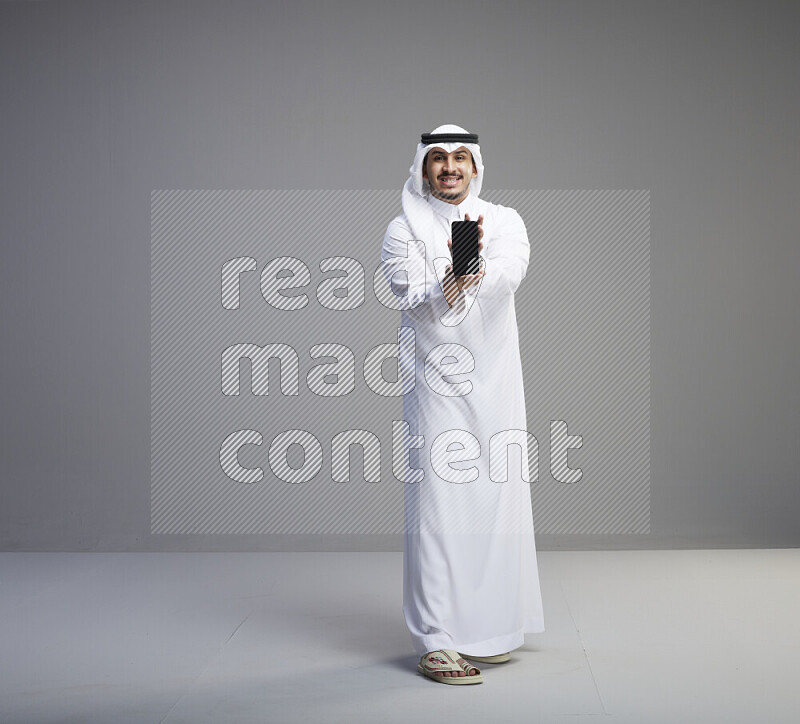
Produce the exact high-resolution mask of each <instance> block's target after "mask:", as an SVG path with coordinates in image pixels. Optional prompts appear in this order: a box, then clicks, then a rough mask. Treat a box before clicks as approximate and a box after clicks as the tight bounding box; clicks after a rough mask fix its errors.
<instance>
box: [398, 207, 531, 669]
mask: <svg viewBox="0 0 800 724" xmlns="http://www.w3.org/2000/svg"><path fill="white" fill-rule="evenodd" d="M427 201H428V203H429V204H430V205H431V207H432V208H433V210H434V211H435V215H434V217H435V220H436V223H435V224H434V227H433V230H432V232H431V233H432V237H433V238H431V239H423V241H424V242H425V249H424V252H425V253H424V255H423V254H421V253H420V251H421V250H420V248H419V247H418V246H417V245H415V244H413V243H409V242H411V241H412V240H413V239H415V236H414V234H413V232H412V229H411V225H410V223H409V221H408V219H407V218H406V216H405V214H402V215H400V216H398V217H397V218H395V219H394V220H393V221H392V222H391V223H390V224H389V227H388V229H387V231H386V235H385V237H384V243H383V250H382V260H383V263H384V268H383V271H384V274H385V275H386V277H387V278H389V279H391V280H392V285H393V288H394V290H395V294H397V295H398V296H404V295H408V298H409V300H410V303H411V304H416V303H417V302H419V304H417V306H414V307H413V308H410V309H407V310H404V311H403V313H402V318H401V324H402V326H403V327H406V328H409V327H410V328H413V329H414V346H413V350H412V349H411V348H410V346H409V345H406V346H402V345H401V348H400V373H401V374H402V375H403V379H404V380H409V379H414V387H413V390H411V391H409V392H406V393H405V394H404V396H403V417H404V420H405V422H406V423H407V425H408V435H407V436H406V444H407V445H408V446H409V447H410V448H412V449H410V450H409V452H408V464H409V465H410V467H411V468H412V469H413V468H416V469H418V471H421V472H422V474H423V477H422V479H421V480H419V482H408V481H409V480H412V479H413V478H412V477H411V476H410V475H409V476H407V477H404V482H403V486H404V523H405V525H404V550H403V614H404V616H405V620H406V625H407V626H408V630H409V632H410V634H411V639H412V642H413V646H414V649H415V650H416V652H417V655H419V656H421V655H422V654H424V653H426V652H428V651H434V650H436V649H441V648H446V649H455V650H456V651H460V652H462V653H465V654H473V655H475V656H488V655H493V654H500V653H504V652H506V651H511V650H513V649H515V648H518V647H519V646H521V645H522V644H523V643H524V634H525V633H536V632H541V631H544V615H543V610H542V599H541V591H540V587H539V576H538V569H537V562H536V546H535V541H534V532H533V513H532V508H531V497H530V492H531V491H530V482H527V478H528V475H529V474H528V449H527V445H526V442H525V440H526V435H527V433H526V432H525V431H526V426H527V422H526V417H525V397H524V391H523V382H522V365H521V362H520V353H519V338H518V331H517V320H516V312H515V308H514V292H515V291H516V289H517V287H518V286H519V284H520V282H521V281H522V279H523V278H524V276H525V272H526V270H527V266H528V259H529V253H530V245H529V242H528V237H527V233H526V231H525V225H524V223H523V221H522V219H521V217H520V216H519V214H518V213H517V212H516V211H514V210H513V209H510V208H507V207H504V206H500V205H496V204H491V203H488V202H486V201H483V200H482V199H480V198H478V197H476V196H474V195H472V194H470V195H469V196H468V197H467V198H466V199H464V200H463V201H462V202H461V203H460V204H458V205H454V204H448V203H445V202H443V201H440V200H438V199H436V198H434V197H432V196H430V195H428V196H427ZM467 213H468V214H469V215H470V219H472V220H477V219H478V217H479V216H480V215H481V214H482V215H483V217H484V219H483V230H484V235H483V242H484V247H483V251H482V256H483V257H484V259H485V276H484V277H483V279H482V280H481V284H480V287H478V288H477V289H476V288H475V287H472V288H469V289H468V290H465V291H463V292H461V293H460V294H459V299H458V301H457V303H456V304H454V306H453V309H452V310H450V308H449V305H448V304H447V301H446V300H445V299H444V296H443V291H442V288H441V285H440V283H439V281H438V279H439V278H443V276H444V271H443V268H444V267H445V266H446V265H447V264H448V263H450V260H451V258H452V257H451V253H450V250H449V249H448V247H447V240H448V238H449V237H450V223H451V222H452V221H454V220H463V219H464V216H465V214H467ZM435 258H439V260H438V261H436V262H434V259H435ZM434 263H435V264H436V266H435V267H434ZM436 269H440V271H439V275H438V277H437V274H436ZM398 271H402V272H405V273H404V274H403V273H401V274H397V272H398ZM423 300H424V301H423ZM442 318H444V319H445V320H446V323H443V321H442ZM455 322H458V323H457V324H456V323H455ZM448 325H449V326H448ZM440 345H447V346H444V347H439V346H440ZM437 347H438V349H437ZM426 359H427V368H426ZM473 359H474V368H473V364H472V360H473ZM426 369H427V377H426ZM454 371H458V373H457V374H456V373H455V372H454ZM509 431H517V432H509ZM409 436H421V438H422V439H420V438H419V437H417V439H416V440H412V439H411V438H410V437H409ZM509 440H510V441H511V442H514V443H521V444H519V445H517V444H510V445H508V446H507V447H506V444H505V443H507V442H508V441H509ZM490 451H491V453H492V454H491V455H490ZM490 461H491V467H490ZM506 461H508V463H507V465H506ZM410 472H411V473H413V470H412V471H410ZM417 475H419V472H417Z"/></svg>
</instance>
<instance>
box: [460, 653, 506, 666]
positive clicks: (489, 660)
mask: <svg viewBox="0 0 800 724" xmlns="http://www.w3.org/2000/svg"><path fill="white" fill-rule="evenodd" d="M457 653H458V655H459V656H460V657H461V658H463V659H471V660H472V661H480V662H481V663H482V664H502V663H505V662H506V661H509V660H510V659H511V652H510V651H509V652H507V653H505V654H496V655H495V656H473V655H472V654H462V653H461V652H460V651H458V652H457Z"/></svg>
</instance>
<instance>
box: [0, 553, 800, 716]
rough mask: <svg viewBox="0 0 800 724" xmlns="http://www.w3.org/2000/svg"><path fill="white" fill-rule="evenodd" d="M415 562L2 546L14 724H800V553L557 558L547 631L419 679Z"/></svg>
mask: <svg viewBox="0 0 800 724" xmlns="http://www.w3.org/2000/svg"><path fill="white" fill-rule="evenodd" d="M401 563H402V554H400V553H4V554H0V642H2V647H1V648H0V722H2V724H28V723H36V724H40V723H41V724H44V723H45V722H59V723H66V722H70V723H75V724H78V723H80V724H91V723H95V722H97V723H98V724H100V723H102V724H126V723H128V722H131V723H136V724H150V723H151V722H152V723H153V724H161V723H164V724H178V723H179V722H186V723H187V724H188V723H191V724H203V723H204V722H213V724H223V723H224V724H235V723H239V722H248V723H249V722H278V723H280V724H282V723H284V722H286V723H289V722H305V723H310V724H316V723H318V722H325V723H329V722H330V723H334V722H341V723H342V724H357V723H359V722H407V721H409V722H413V721H418V722H424V723H425V724H429V723H431V722H441V723H442V724H449V723H451V722H452V723H453V724H469V723H470V722H490V723H496V722H546V723H547V724H550V723H556V722H570V723H574V722H601V721H602V722H635V723H637V724H650V723H659V722H665V723H669V724H675V723H683V722H703V723H704V724H705V723H713V722H725V723H726V724H738V723H739V722H758V723H759V724H764V723H768V724H782V723H783V722H787V723H789V722H798V721H800V695H798V692H799V691H800V680H799V679H798V675H799V674H800V625H798V612H799V611H800V550H798V549H781V550H752V549H747V550H708V551H686V550H684V551H591V552H583V551H581V552H577V551H558V552H556V551H541V552H540V553H539V571H540V576H541V580H542V592H543V596H544V610H545V625H546V627H547V630H546V632H545V633H542V634H529V635H528V636H527V639H526V644H525V646H524V647H522V648H521V649H518V650H516V651H515V652H513V653H512V660H511V662H509V663H506V664H500V665H495V666H492V665H489V664H484V665H483V666H482V667H481V668H482V670H483V672H484V679H485V682H484V683H483V684H480V685H475V686H445V685H442V684H438V683H436V682H433V681H430V680H429V679H426V678H424V677H423V676H421V675H419V674H417V672H416V657H415V656H414V654H413V650H412V648H411V642H410V640H409V638H408V633H407V631H406V628H405V624H404V621H403V618H402V612H401V594H402V568H401Z"/></svg>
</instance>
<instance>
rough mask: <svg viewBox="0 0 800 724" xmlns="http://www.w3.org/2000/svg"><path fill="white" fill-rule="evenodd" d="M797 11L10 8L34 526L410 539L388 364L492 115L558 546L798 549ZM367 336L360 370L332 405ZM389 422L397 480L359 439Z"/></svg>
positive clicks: (10, 113) (9, 467)
mask: <svg viewBox="0 0 800 724" xmlns="http://www.w3.org/2000/svg"><path fill="white" fill-rule="evenodd" d="M799 20H800V14H799V13H798V9H797V6H796V4H794V3H777V2H770V3H763V2H762V3H756V2H706V3H703V2H699V3H698V2H684V3H681V2H678V3H676V2H669V3H667V2H655V3H651V2H640V1H637V2H605V1H602V0H599V1H598V2H583V1H581V2H570V1H565V0H557V1H553V2H526V3H510V2H505V3H502V2H501V3H492V4H489V3H478V2H460V3H449V2H444V3H414V2H411V3H409V2H406V3H394V4H388V3H352V2H341V3H340V2H298V3H292V4H289V3H268V2H261V3H259V2H236V1H234V2H224V3H223V2H153V3H149V2H72V1H69V0H63V1H61V2H10V3H3V4H2V5H0V57H1V58H2V70H1V71H0V73H2V75H0V84H1V86H0V88H1V92H2V103H3V114H2V120H0V123H2V135H1V136H0V139H1V140H0V143H2V148H1V149H0V151H2V153H1V154H0V157H1V158H2V184H3V188H2V197H1V199H0V204H2V213H1V215H0V224H1V225H2V226H1V227H0V228H1V229H2V244H3V263H2V266H1V267H0V269H2V285H1V287H0V288H1V289H2V295H3V299H2V315H1V316H0V323H1V324H2V343H3V355H2V369H3V402H2V413H3V414H2V425H3V429H2V447H0V450H2V489H1V491H0V495H2V498H1V499H0V502H1V505H0V548H2V550H401V548H402V540H401V526H402V521H401V519H400V517H401V510H402V508H401V502H402V501H401V494H402V487H401V486H402V483H400V482H398V481H397V480H396V479H395V478H394V477H393V475H392V472H393V467H392V465H393V460H392V451H391V447H392V440H393V431H392V421H393V420H400V419H401V418H402V412H401V411H402V406H401V399H400V398H399V397H391V396H385V395H381V394H378V393H376V392H375V390H374V389H372V387H371V386H370V384H369V382H368V374H367V373H366V372H365V360H366V359H367V357H368V355H369V352H370V350H372V349H374V348H376V347H378V346H380V345H386V346H385V347H382V348H380V349H383V350H384V351H385V352H388V351H390V349H389V345H391V343H395V344H396V343H397V342H398V337H397V334H398V333H397V328H398V326H399V322H400V318H399V312H397V311H394V310H391V309H388V308H386V307H385V306H383V305H381V304H380V303H379V300H378V297H377V295H376V291H375V289H374V286H373V275H374V272H375V270H376V266H377V264H378V262H379V260H380V245H381V241H382V236H383V231H384V230H385V228H386V225H387V224H388V222H389V221H390V220H391V218H392V217H393V216H394V215H395V214H396V213H398V211H399V208H400V199H399V194H400V188H401V186H402V184H403V182H404V181H405V179H406V177H407V172H408V167H409V165H410V163H411V160H412V158H413V153H414V149H415V145H416V142H417V140H418V135H419V133H420V132H423V131H430V130H432V129H433V128H434V127H436V126H438V125H440V124H442V123H457V124H459V125H462V126H464V127H466V128H468V129H469V130H471V131H475V132H477V133H479V134H480V137H481V146H482V150H483V154H484V161H485V163H486V174H485V181H484V190H485V193H483V194H482V195H483V196H484V197H485V198H487V199H490V200H494V201H496V202H498V203H503V204H506V205H509V206H513V207H514V208H517V209H518V210H519V211H520V213H521V215H522V216H523V219H524V220H525V223H526V226H527V229H528V233H529V238H530V242H531V258H530V266H529V268H528V274H527V276H526V279H525V280H523V282H522V285H521V286H520V289H519V291H518V293H517V297H516V308H517V318H518V322H519V327H520V348H521V353H522V361H523V371H524V377H525V390H526V404H527V413H528V431H529V432H530V433H532V435H533V436H535V438H536V440H537V441H538V451H537V452H538V457H537V459H536V460H537V466H536V469H535V471H534V472H535V473H536V476H537V478H536V481H535V482H532V483H531V492H532V496H533V497H532V500H533V503H534V520H535V526H536V530H537V541H538V544H539V546H540V548H545V549H546V548H558V547H573V548H583V547H585V548H608V547H626V548H649V547H667V546H676V547H709V546H710V547H714V546H794V545H797V544H798V542H800V526H798V524H797V514H798V512H799V511H800V492H799V491H800V486H798V482H800V481H799V480H798V478H800V475H798V473H797V469H796V466H795V465H794V460H793V453H794V449H795V447H796V441H797V440H798V438H800V424H799V423H798V414H797V410H798V407H799V405H798V402H800V401H799V400H798V384H797V382H796V380H795V374H794V373H795V370H796V368H797V362H796V359H797V352H798V341H800V334H799V333H798V332H799V331H800V330H798V321H797V315H796V309H797V307H798V303H799V302H800V293H798V291H797V285H796V283H795V276H796V273H797V269H798V268H800V264H798V262H799V261H800V252H799V251H798V237H799V236H800V224H798V216H797V195H798V180H799V179H798V168H800V164H798V161H800V159H799V158H798V150H799V149H800V143H799V141H800V138H798V135H799V134H798V121H799V120H800V114H799V113H798V97H797V93H796V69H797V67H798V61H800V57H798V56H799V55H800V53H798V50H797V47H796V43H795V39H796V35H797V32H798V30H800V23H799ZM281 257H282V258H284V259H285V260H292V261H288V262H285V263H284V266H285V264H286V263H289V264H295V265H297V266H295V267H294V268H295V272H298V271H299V272H301V277H302V270H303V268H306V269H307V270H308V273H309V281H308V285H307V286H306V288H305V289H304V290H303V291H304V292H305V294H306V304H305V305H304V306H303V307H302V308H300V307H298V308H297V309H294V310H288V309H278V308H277V307H276V305H275V304H274V303H270V300H272V301H273V302H275V300H276V299H277V297H275V296H274V290H273V291H271V290H270V287H269V283H268V282H269V274H267V273H265V272H264V269H265V268H268V271H269V270H270V269H271V270H272V271H273V272H276V273H275V274H273V281H274V280H275V279H277V278H279V274H278V270H279V267H280V266H281V265H280V264H276V265H273V266H272V267H269V265H270V264H271V263H273V262H274V260H275V259H278V258H281ZM331 259H333V261H332V262H325V260H331ZM347 260H356V262H357V263H353V262H348V261H347ZM326 264H327V266H326ZM226 265H227V266H226ZM348 265H349V266H348ZM343 267H344V268H345V269H349V270H350V272H351V273H350V274H347V275H346V277H345V276H343V275H344V272H343V271H342V268H343ZM359 268H360V269H361V270H362V271H363V277H362V276H359V273H360V272H359ZM226 270H227V272H228V275H227V276H226V273H225V272H226ZM337 270H338V271H337ZM233 272H236V274H233ZM234 277H235V278H236V279H237V280H238V286H234V285H233V282H232V280H233V279H234ZM332 280H333V281H332ZM342 286H343V287H346V292H345V293H344V294H343V293H342V291H341V289H340V290H339V291H338V292H337V291H336V289H337V287H342ZM296 294H297V293H295V295H296ZM337 299H338V300H340V301H339V302H336V300H337ZM342 299H344V300H349V302H348V301H341V300H342ZM357 303H358V304H357ZM337 304H341V305H344V306H343V307H340V308H337ZM348 304H352V305H353V306H352V308H351V307H349V306H348ZM278 343H283V344H285V345H287V346H288V347H290V348H291V350H292V351H293V352H296V354H297V364H298V373H299V374H298V379H299V387H298V389H297V394H296V395H295V394H293V393H292V391H291V390H289V393H288V394H286V393H284V394H281V387H280V385H281V384H282V383H283V380H282V378H283V375H280V376H278V374H277V367H275V366H274V365H273V366H269V367H268V368H267V369H268V370H269V375H268V377H269V386H268V389H269V394H268V395H267V394H264V392H265V391H266V390H267V387H266V386H265V383H266V380H265V379H264V378H265V376H266V375H265V374H264V369H263V368H262V369H261V374H257V373H256V366H255V364H254V365H253V366H252V368H251V365H250V364H249V363H247V362H243V363H241V367H238V368H237V369H239V370H240V372H241V374H232V372H231V370H232V369H233V368H232V367H231V365H230V362H231V360H230V359H229V358H227V357H226V350H230V349H232V348H233V347H234V346H235V345H244V346H245V347H246V346H247V345H251V346H250V347H249V348H248V349H249V350H250V351H251V352H252V351H253V349H255V347H256V346H266V345H268V344H278ZM315 346H316V347H315ZM343 347H346V348H347V349H348V350H349V351H350V352H351V353H352V355H353V360H354V363H355V364H354V366H353V370H354V376H353V378H352V383H353V384H352V391H351V392H349V393H348V394H347V395H343V396H338V397H337V396H336V395H330V396H326V395H325V394H323V393H322V392H321V391H322V390H324V389H325V385H329V384H331V382H332V381H335V380H337V379H339V378H337V377H336V375H335V374H334V375H333V376H332V377H331V376H330V375H326V374H325V373H326V372H329V373H334V372H338V373H340V376H341V375H343V376H341V379H345V380H346V379H347V377H348V374H349V371H348V370H346V369H343V368H339V369H337V370H334V369H333V368H325V367H324V363H328V364H330V363H331V362H332V360H334V359H335V357H334V358H332V357H330V355H331V354H333V353H335V352H337V351H338V352H341V350H342V348H343ZM237 349H240V351H241V349H244V347H241V348H237ZM227 354H230V352H228V353H227ZM315 355H316V357H315ZM326 355H327V356H326ZM226 360H227V363H228V366H227V367H226ZM389 362H390V360H388V361H387V364H381V365H380V368H381V371H382V373H383V375H384V377H385V379H386V380H391V379H392V365H391V364H390V363H389ZM315 367H316V372H315V371H314V369H315ZM290 377H291V375H289V378H290ZM559 423H563V424H561V425H560V426H559ZM358 430H365V431H370V432H372V433H374V435H375V437H377V438H379V440H380V443H381V450H382V453H381V455H380V457H379V459H378V470H379V475H380V481H379V482H372V481H370V480H369V479H368V478H369V477H370V476H374V475H375V469H373V468H372V467H371V466H369V465H366V464H362V462H361V459H360V455H358V454H356V453H355V452H354V453H353V454H352V455H351V457H350V458H349V460H350V462H351V465H350V479H349V480H344V479H343V478H342V476H343V473H342V469H343V466H344V459H343V458H341V457H340V458H338V460H335V459H334V455H333V453H332V445H333V440H334V438H335V437H336V435H337V434H339V433H342V432H345V431H358ZM292 431H294V432H292ZM297 431H304V435H301V434H300V433H298V432H297ZM284 433H286V434H284ZM276 440H277V441H278V442H276ZM554 440H556V444H555V445H554V444H553V441H554ZM226 441H227V442H226ZM314 441H316V443H318V447H315V442H314ZM559 441H560V442H559ZM298 442H299V443H305V446H304V447H305V455H303V454H302V453H299V452H298V450H299V448H298V446H297V445H294V446H292V444H293V443H298ZM278 443H282V444H283V447H282V448H280V445H278ZM271 444H274V445H276V446H277V448H279V449H277V453H281V452H282V453H283V456H282V458H281V455H280V454H277V453H276V455H275V456H274V459H273V457H272V456H271V454H270V453H269V449H270V446H271ZM226 445H227V447H226ZM566 445H569V447H570V448H571V449H570V450H569V452H568V454H567V452H566V450H565V446H566ZM237 446H238V447H237ZM232 449H233V450H234V452H235V451H236V450H238V454H233V455H231V450H232ZM357 449H358V448H354V450H357ZM510 449H511V450H513V449H514V448H513V446H511V448H510ZM317 452H318V453H319V454H317ZM512 458H513V454H512V455H511V456H510V462H509V465H513V460H512ZM281 460H282V462H281ZM315 462H319V472H318V473H317V474H316V475H315V476H314V477H313V479H311V480H309V481H308V482H306V483H297V482H294V483H292V482H284V481H283V480H281V479H279V478H280V475H278V474H277V473H279V472H280V469H281V465H283V473H284V475H286V474H287V471H290V470H292V469H302V466H303V465H306V464H312V465H313V464H314V463H315ZM237 466H238V467H237ZM248 470H249V471H251V472H247V471H248ZM258 470H261V476H260V477H259V474H258V472H252V471H258ZM570 470H580V471H581V472H580V474H573V473H571V472H570ZM243 471H244V472H243ZM237 475H239V476H240V479H239V480H238V481H237V479H236V476H237ZM248 476H250V477H248Z"/></svg>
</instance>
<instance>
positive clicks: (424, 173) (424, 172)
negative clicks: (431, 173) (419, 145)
mask: <svg viewBox="0 0 800 724" xmlns="http://www.w3.org/2000/svg"><path fill="white" fill-rule="evenodd" d="M428 153H430V151H428ZM428 153H426V154H425V157H424V158H423V159H422V178H428Z"/></svg>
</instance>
